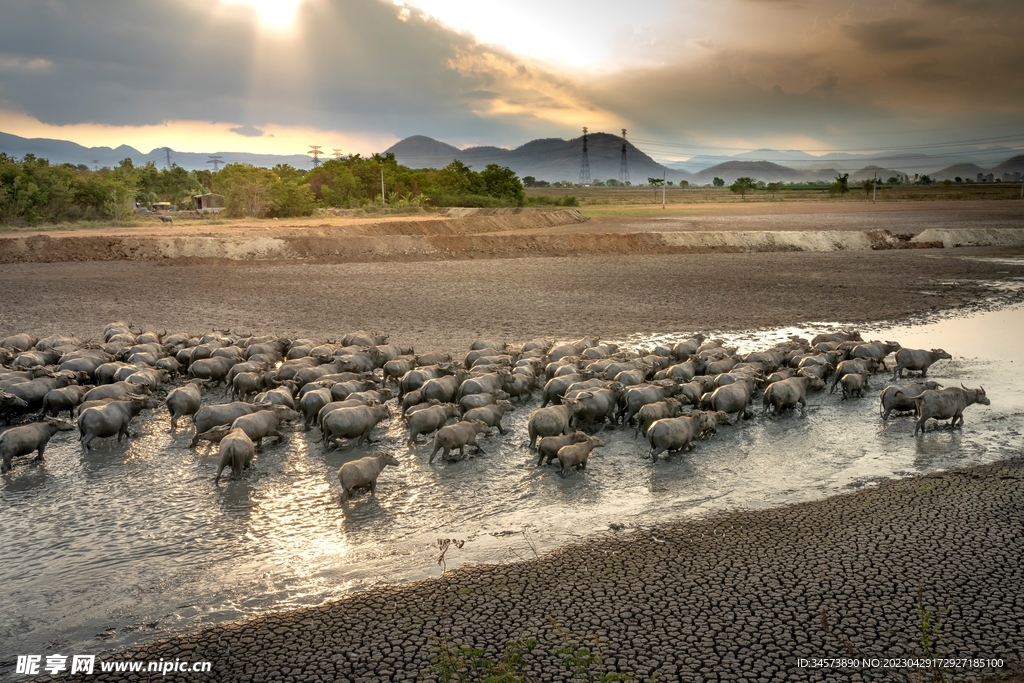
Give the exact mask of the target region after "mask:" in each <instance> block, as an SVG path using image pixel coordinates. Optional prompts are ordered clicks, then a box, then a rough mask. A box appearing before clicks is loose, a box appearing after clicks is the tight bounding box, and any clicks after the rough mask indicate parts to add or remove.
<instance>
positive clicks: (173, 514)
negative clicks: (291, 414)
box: [0, 306, 1024, 676]
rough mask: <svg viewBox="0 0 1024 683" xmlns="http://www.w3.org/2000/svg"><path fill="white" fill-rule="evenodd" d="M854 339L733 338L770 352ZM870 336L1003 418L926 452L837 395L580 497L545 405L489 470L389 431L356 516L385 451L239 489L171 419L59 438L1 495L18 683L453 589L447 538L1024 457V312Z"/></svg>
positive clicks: (518, 538) (309, 439) (286, 466)
mask: <svg viewBox="0 0 1024 683" xmlns="http://www.w3.org/2000/svg"><path fill="white" fill-rule="evenodd" d="M836 327H838V326H837V325H836V324H834V323H817V324H813V325H811V326H809V327H807V328H785V329H776V330H767V331H756V332H749V333H741V334H731V335H729V334H723V335H720V336H721V337H722V338H725V339H727V340H729V341H730V342H731V343H735V344H737V345H739V346H740V348H741V350H743V351H749V350H753V349H755V348H764V347H767V346H769V345H771V344H772V343H774V342H775V341H777V340H780V339H785V338H787V337H788V336H789V335H791V334H804V335H808V336H811V335H813V334H814V333H816V332H819V331H824V330H827V329H829V328H836ZM868 329H870V328H868ZM685 336H687V335H683V334H679V335H665V336H659V337H646V338H635V339H628V340H622V342H621V343H622V344H623V345H626V346H628V345H633V344H640V345H646V346H649V345H650V343H651V342H653V341H665V342H668V341H672V340H673V339H678V338H683V337H685ZM865 338H879V339H894V340H897V341H899V342H900V343H901V344H903V345H904V346H909V347H917V348H933V347H940V346H941V347H943V348H944V349H946V350H947V351H949V352H950V353H952V354H953V356H954V360H952V361H940V362H939V363H937V364H936V365H935V366H933V368H932V370H931V373H930V376H931V377H932V378H933V379H936V380H938V381H940V382H942V383H943V384H945V385H947V386H948V385H955V384H958V383H960V382H963V383H964V384H966V385H967V386H969V387H975V386H978V385H984V387H985V389H986V390H987V392H988V396H989V398H990V399H991V400H992V405H991V406H990V407H986V406H972V407H970V408H968V410H967V412H966V414H965V417H966V422H965V425H964V429H963V430H962V431H959V430H958V431H949V430H946V429H940V430H934V431H931V430H930V431H929V432H928V433H927V434H926V435H925V436H924V437H921V438H918V439H915V438H913V437H912V432H913V420H912V418H910V417H900V418H893V419H890V420H889V421H888V422H887V423H883V422H882V421H881V420H880V419H879V416H878V403H877V399H876V397H875V395H876V393H877V390H879V389H881V388H882V387H884V386H885V384H886V383H887V382H886V378H885V376H884V375H876V376H875V378H874V379H873V380H872V383H871V386H872V389H873V391H871V392H869V396H870V398H865V399H862V400H847V401H841V400H840V395H839V394H838V393H837V394H832V395H829V394H827V393H826V392H819V393H815V394H812V395H811V397H810V405H809V407H808V410H807V415H806V416H805V417H804V416H800V415H792V414H787V415H785V416H783V417H780V418H778V419H772V420H769V419H765V418H761V417H760V416H758V417H756V418H755V419H752V420H750V421H746V422H743V423H742V424H741V425H740V426H738V427H724V428H721V429H720V430H719V434H718V435H717V436H716V437H714V438H712V439H711V440H709V441H707V442H703V443H701V444H700V446H699V447H698V448H697V449H696V450H695V451H693V452H692V453H689V454H677V455H673V456H670V457H669V458H668V459H667V460H661V461H659V463H658V464H656V465H654V464H652V463H651V462H650V460H648V459H645V458H644V457H643V456H644V455H645V454H646V452H647V448H646V445H645V442H644V440H643V439H642V438H640V439H635V440H634V438H633V430H632V429H629V430H622V431H615V432H607V431H606V432H605V433H604V435H603V437H602V438H604V439H605V441H606V442H607V443H608V445H607V446H606V447H605V448H603V449H598V450H597V451H595V454H594V455H593V456H592V458H591V461H590V464H589V466H588V468H587V470H586V472H583V473H577V474H574V475H573V476H571V477H569V478H567V479H564V480H563V479H561V478H560V477H559V476H558V474H557V473H556V471H555V468H554V467H551V468H538V467H536V460H535V456H533V455H532V454H530V453H528V452H527V449H526V445H527V437H526V421H527V419H528V417H529V414H530V411H531V410H532V409H533V408H534V407H536V406H537V405H538V403H537V402H536V401H535V402H533V403H532V404H530V405H527V406H524V407H521V408H518V409H517V410H516V411H515V413H514V414H512V415H511V416H506V419H505V421H504V422H505V425H506V428H509V433H508V434H507V435H506V436H504V437H501V436H499V435H498V434H497V432H495V433H494V434H493V435H492V436H490V437H487V438H484V439H481V444H482V445H483V447H484V449H485V450H486V451H487V453H486V454H485V455H482V456H479V457H473V458H470V459H467V460H465V461H463V462H459V463H442V462H441V461H440V459H439V458H438V459H436V460H435V462H434V464H433V465H429V464H427V457H428V455H429V451H430V448H429V447H427V446H425V445H422V444H421V445H420V446H419V447H418V448H415V449H413V450H412V451H410V450H409V449H407V448H406V447H405V445H404V438H403V430H402V423H401V421H400V420H398V419H397V418H396V419H394V420H393V421H392V422H391V423H390V425H389V426H388V428H387V432H386V435H385V434H384V433H383V432H384V430H383V429H380V430H378V434H379V436H380V437H382V439H383V442H382V443H381V444H379V446H382V447H385V448H388V449H389V450H391V451H392V452H394V453H395V454H396V455H397V456H398V457H399V459H400V460H401V462H402V465H401V467H399V468H388V469H386V470H385V471H384V473H383V474H382V475H381V478H380V483H379V487H378V491H377V495H376V497H374V498H371V497H369V496H366V495H363V496H360V497H357V498H356V500H355V501H354V502H353V503H351V504H349V505H348V506H347V508H345V507H343V506H342V505H341V503H340V502H339V489H338V485H337V479H336V472H337V469H338V467H339V466H340V465H341V464H342V463H344V462H346V461H348V460H350V459H354V458H357V457H362V456H363V455H367V454H370V453H372V452H374V450H375V448H376V447H363V448H359V449H348V450H344V451H337V450H335V451H331V452H328V453H324V452H323V447H322V444H320V443H319V437H318V436H314V435H312V434H308V433H303V432H301V431H297V432H295V433H294V434H293V435H292V436H291V437H290V439H289V440H288V441H287V442H286V443H284V444H280V445H278V444H273V442H272V440H271V442H270V443H268V444H267V445H265V447H264V450H263V452H262V453H261V454H260V455H259V456H258V459H257V461H256V470H255V472H252V473H249V474H247V475H246V476H245V477H244V478H243V479H242V480H240V481H237V482H233V481H231V480H230V478H229V479H228V481H227V483H225V482H224V481H223V480H222V482H221V485H220V486H219V487H218V486H215V485H214V484H213V476H214V474H215V470H216V465H217V457H216V450H215V449H208V448H206V447H204V446H200V448H199V449H198V450H191V449H188V448H187V445H188V443H189V441H190V438H191V425H190V423H188V421H187V420H183V421H182V424H187V425H188V426H186V427H185V428H184V429H179V431H178V433H177V434H174V435H171V434H168V433H167V429H168V426H169V420H168V417H167V413H166V412H159V413H157V414H155V415H146V416H143V417H140V418H139V419H137V420H136V422H135V423H134V425H133V432H135V433H139V434H140V436H139V437H138V438H133V439H132V440H130V441H129V442H128V443H127V444H125V445H118V444H117V443H116V442H115V441H113V440H111V439H105V440H101V441H99V442H98V444H99V446H98V447H97V448H94V450H93V451H92V452H91V453H90V454H88V455H84V454H82V452H81V449H80V448H79V445H78V443H77V442H76V441H75V439H76V437H77V432H68V433H59V434H58V435H57V436H55V437H54V439H53V440H52V441H51V443H50V446H49V448H48V450H47V454H46V462H45V463H44V464H42V465H38V466H37V465H29V464H24V463H21V464H17V465H16V467H15V469H14V470H13V472H12V473H11V474H8V475H6V476H4V477H3V479H2V480H0V514H2V515H3V521H4V528H5V533H4V534H3V535H2V536H0V586H2V591H0V676H2V675H3V674H4V673H7V672H9V671H10V670H11V669H10V665H11V664H13V659H14V657H15V655H17V654H32V653H36V654H42V653H44V652H45V651H48V650H49V651H57V650H59V651H60V652H62V653H66V652H71V653H75V654H81V653H90V652H99V651H101V650H105V649H109V648H111V647H116V646H122V645H126V644H129V643H132V642H135V641H138V640H143V639H150V638H154V637H157V636H160V635H165V634H167V633H169V632H172V631H175V630H180V629H185V628H195V627H198V626H201V625H204V624H209V623H214V622H218V621H223V620H227V619H235V618H238V617H242V616H247V615H254V614H258V613H261V612H265V611H268V610H279V609H286V608H290V607H296V606H300V605H311V604H318V603H320V602H322V601H324V600H326V599H329V598H335V597H339V596H342V595H344V594H345V593H347V592H350V591H352V590H354V589H358V588H359V587H362V586H367V585H371V584H374V583H377V582H380V581H389V582H396V581H407V580H415V579H419V578H424V577H427V576H434V575H437V574H439V573H440V572H441V567H440V566H438V564H437V551H436V548H435V542H436V540H437V539H438V538H458V539H464V540H466V544H465V546H464V547H463V548H461V549H458V548H452V549H450V550H449V551H448V553H447V557H446V561H447V566H448V567H449V568H451V567H453V566H457V565H459V564H463V563H480V562H503V561H511V560H514V559H517V558H520V557H523V558H525V557H532V556H533V554H534V552H535V551H537V552H544V551H545V550H548V549H551V548H554V547H557V546H559V545H563V544H565V543H568V542H572V541H574V540H577V539H581V538H584V537H586V536H589V535H593V534H599V533H614V532H610V531H608V526H609V524H612V523H615V524H623V525H625V526H626V527H638V526H649V525H652V524H656V523H658V522H662V521H667V520H672V519H678V518H680V517H685V516H694V515H702V514H707V513H708V512H713V511H722V510H732V509H738V508H750V509H754V508H763V507H768V506H775V505H781V504H786V503H793V502H801V501H807V500H814V499H819V498H823V497H825V496H829V495H833V494H836V493H840V492H843V491H847V490H850V489H851V488H856V487H860V486H864V485H870V484H871V483H873V482H877V481H879V480H881V479H885V478H889V477H893V476H906V475H911V474H917V473H922V472H931V471H936V470H941V469H946V468H950V467H960V466H966V465H971V464H977V463H983V462H990V461H994V460H999V459H1003V458H1007V457H1010V456H1012V455H1015V454H1019V453H1020V452H1021V441H1020V434H1021V430H1022V429H1024V389H1022V383H1021V367H1022V364H1024V306H1016V307H1013V308H1009V309H1004V310H997V311H992V312H985V313H978V314H974V315H971V316H968V317H961V318H949V319H941V320H937V321H932V322H926V323H921V324H917V325H901V326H889V327H876V328H874V329H871V331H870V333H869V334H865ZM890 362H891V361H890ZM213 397H214V398H215V399H217V400H224V399H221V398H220V394H219V393H216V392H215V393H214V394H213ZM207 400H210V399H209V398H207ZM271 444H273V445H271ZM524 531H525V533H523V532H524Z"/></svg>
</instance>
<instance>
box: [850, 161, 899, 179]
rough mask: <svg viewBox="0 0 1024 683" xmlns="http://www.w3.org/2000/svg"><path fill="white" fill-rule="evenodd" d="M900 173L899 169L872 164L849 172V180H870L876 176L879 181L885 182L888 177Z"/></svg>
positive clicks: (893, 176)
mask: <svg viewBox="0 0 1024 683" xmlns="http://www.w3.org/2000/svg"><path fill="white" fill-rule="evenodd" d="M901 175H902V172H901V171H897V170H895V169H891V168H884V167H882V166H876V165H874V164H872V165H870V166H865V167H864V168H862V169H860V170H857V171H854V172H853V173H850V180H871V179H872V178H878V179H879V180H880V181H882V182H885V181H886V180H888V179H889V178H899V177H900V176H901Z"/></svg>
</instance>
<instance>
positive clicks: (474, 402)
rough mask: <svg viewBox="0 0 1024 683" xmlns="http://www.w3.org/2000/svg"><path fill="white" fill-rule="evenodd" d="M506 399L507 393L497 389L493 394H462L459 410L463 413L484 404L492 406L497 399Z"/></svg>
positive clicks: (507, 397) (481, 406)
mask: <svg viewBox="0 0 1024 683" xmlns="http://www.w3.org/2000/svg"><path fill="white" fill-rule="evenodd" d="M508 399H509V395H508V394H506V393H505V392H504V391H498V392H495V393H493V394H491V393H486V394H469V395H468V396H463V397H462V399H461V400H460V401H459V410H461V411H462V413H463V414H465V413H468V412H469V411H470V410H474V409H476V408H483V407H484V406H492V405H494V404H495V403H497V402H498V401H507V400H508Z"/></svg>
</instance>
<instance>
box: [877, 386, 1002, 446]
mask: <svg viewBox="0 0 1024 683" xmlns="http://www.w3.org/2000/svg"><path fill="white" fill-rule="evenodd" d="M896 393H897V394H900V393H902V392H899V391H897V392H896ZM914 402H915V403H916V404H917V414H918V415H919V416H920V417H919V418H918V420H917V424H916V425H914V436H917V432H918V431H919V430H920V432H921V434H922V435H924V425H925V423H926V422H927V421H928V420H929V419H931V418H935V419H936V420H945V419H947V418H948V419H949V426H950V427H956V426H957V424H958V422H959V425H960V426H961V427H962V426H963V424H964V408H966V407H967V406H969V405H973V404H975V403H980V404H981V405H984V406H987V405H991V404H992V401H990V400H989V399H988V397H987V396H986V395H985V387H979V388H977V389H968V388H967V387H965V386H963V385H962V384H961V385H960V386H959V387H949V388H947V389H929V390H927V391H923V392H921V394H920V395H919V396H918V397H917V398H915V399H914Z"/></svg>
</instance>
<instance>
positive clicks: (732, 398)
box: [648, 377, 776, 434]
mask: <svg viewBox="0 0 1024 683" xmlns="http://www.w3.org/2000/svg"><path fill="white" fill-rule="evenodd" d="M772 386H776V385H775V384H773V385H772ZM753 394H754V379H753V378H752V377H748V378H746V379H745V380H744V381H742V382H734V383H733V384H727V385H725V386H724V387H718V388H717V389H715V390H714V391H713V392H711V396H709V397H708V407H709V408H711V409H712V410H721V411H722V412H724V413H729V414H730V415H731V414H732V413H736V421H737V422H738V421H739V419H740V417H742V416H743V414H744V413H745V412H746V410H747V406H749V405H750V398H751V397H752V396H753ZM676 419H679V418H676ZM649 433H650V432H649V431H648V434H649Z"/></svg>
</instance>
